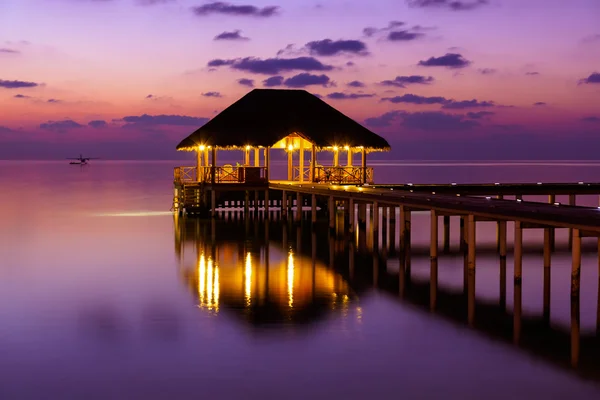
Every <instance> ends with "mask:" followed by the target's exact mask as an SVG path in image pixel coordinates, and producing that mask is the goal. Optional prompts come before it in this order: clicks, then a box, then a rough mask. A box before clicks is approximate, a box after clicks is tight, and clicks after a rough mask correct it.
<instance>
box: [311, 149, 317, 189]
mask: <svg viewBox="0 0 600 400" xmlns="http://www.w3.org/2000/svg"><path fill="white" fill-rule="evenodd" d="M316 170H317V147H316V146H315V145H314V144H313V145H312V148H311V155H310V181H311V182H315V172H316Z"/></svg>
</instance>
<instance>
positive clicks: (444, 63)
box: [419, 53, 471, 68]
mask: <svg viewBox="0 0 600 400" xmlns="http://www.w3.org/2000/svg"><path fill="white" fill-rule="evenodd" d="M470 64H471V61H469V60H467V59H465V58H464V57H463V56H462V55H460V54H458V53H446V54H445V55H443V56H441V57H430V58H429V59H427V60H421V61H419V65H420V66H423V67H447V68H464V67H468V66H469V65H470Z"/></svg>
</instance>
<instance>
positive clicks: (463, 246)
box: [459, 216, 467, 253]
mask: <svg viewBox="0 0 600 400" xmlns="http://www.w3.org/2000/svg"><path fill="white" fill-rule="evenodd" d="M465 232H466V230H465V217H464V216H461V217H460V232H459V236H460V238H459V239H460V241H459V250H460V251H462V252H463V253H464V252H465V249H466V247H467V246H466V240H465V239H466V234H465Z"/></svg>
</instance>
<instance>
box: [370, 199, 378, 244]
mask: <svg viewBox="0 0 600 400" xmlns="http://www.w3.org/2000/svg"><path fill="white" fill-rule="evenodd" d="M371 228H372V235H373V250H374V251H375V252H377V250H378V248H379V243H378V242H379V241H378V239H379V204H378V203H377V202H376V201H375V202H373V223H372V224H371Z"/></svg>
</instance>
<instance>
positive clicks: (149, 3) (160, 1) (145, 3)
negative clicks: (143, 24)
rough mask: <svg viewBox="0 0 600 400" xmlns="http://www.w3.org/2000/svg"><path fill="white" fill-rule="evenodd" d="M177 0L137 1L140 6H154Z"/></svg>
mask: <svg viewBox="0 0 600 400" xmlns="http://www.w3.org/2000/svg"><path fill="white" fill-rule="evenodd" d="M94 1H110V0H94ZM174 1H175V0H137V3H138V4H139V5H140V6H153V5H156V4H165V3H172V2H174Z"/></svg>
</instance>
